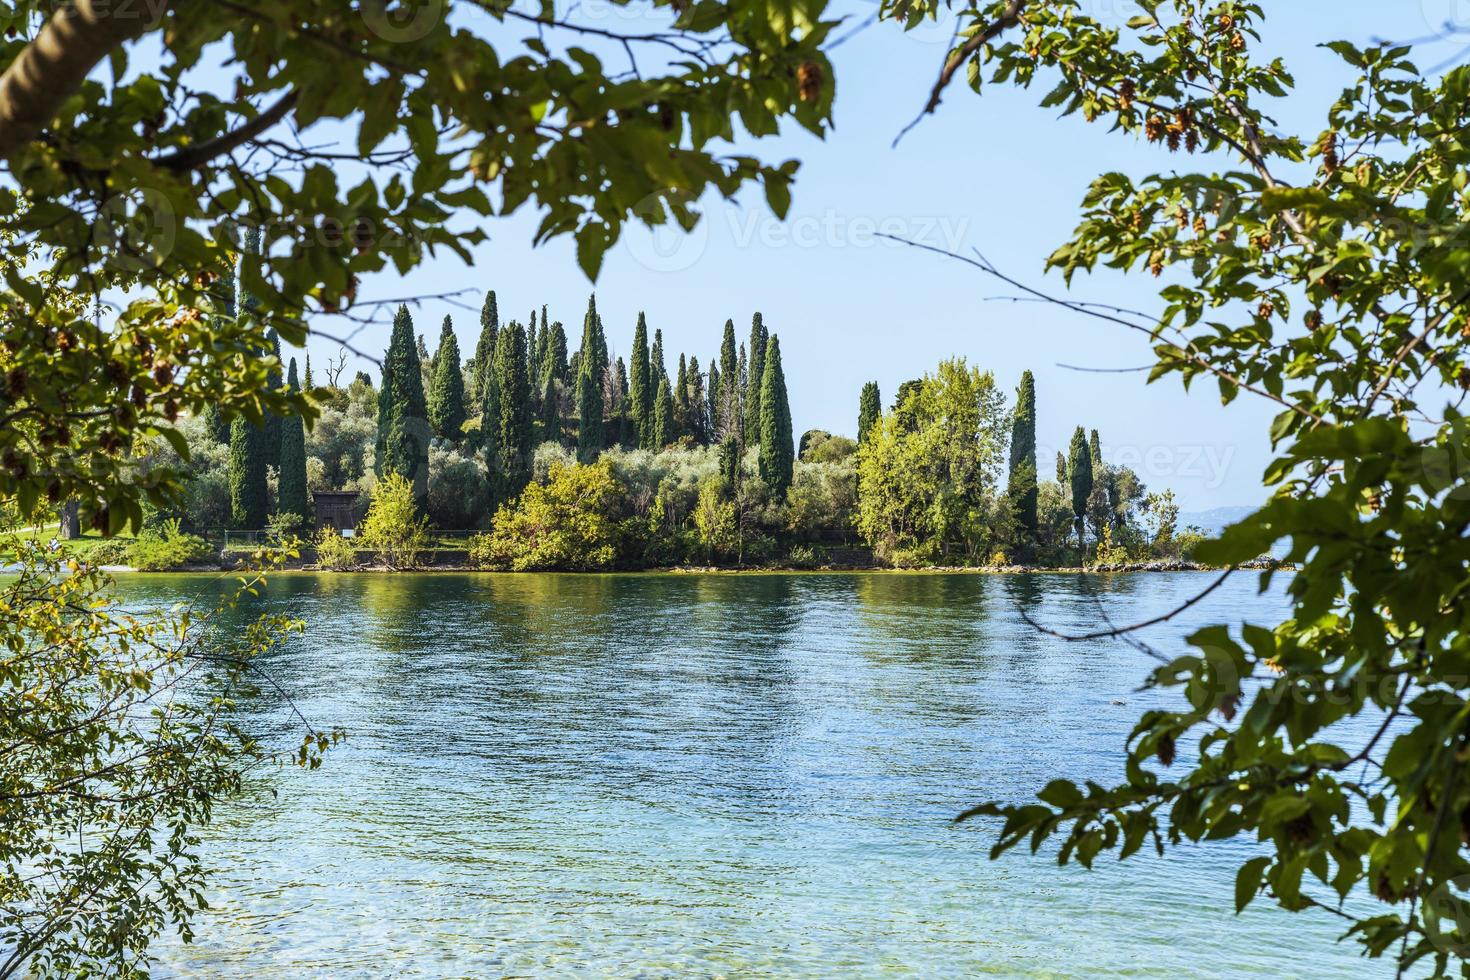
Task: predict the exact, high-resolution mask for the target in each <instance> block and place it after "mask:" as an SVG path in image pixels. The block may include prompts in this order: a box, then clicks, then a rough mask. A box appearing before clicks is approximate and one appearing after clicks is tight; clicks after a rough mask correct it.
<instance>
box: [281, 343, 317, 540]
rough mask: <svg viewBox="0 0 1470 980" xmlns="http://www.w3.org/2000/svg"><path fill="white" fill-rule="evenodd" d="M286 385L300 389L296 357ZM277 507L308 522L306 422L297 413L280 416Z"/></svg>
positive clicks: (284, 512)
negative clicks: (281, 417)
mask: <svg viewBox="0 0 1470 980" xmlns="http://www.w3.org/2000/svg"><path fill="white" fill-rule="evenodd" d="M286 385H287V387H289V388H290V389H291V393H292V394H293V395H294V394H296V393H297V392H299V391H300V390H301V385H300V384H299V383H298V382H297V379H296V358H294V357H293V358H291V367H290V369H289V370H288V371H287V373H286ZM276 511H277V513H281V514H295V515H296V516H297V517H299V518H301V520H302V522H303V523H305V524H310V523H311V501H310V500H309V499H308V498H307V495H306V425H305V422H304V421H303V420H302V418H301V416H300V415H289V416H287V417H286V418H284V419H282V420H281V475H280V479H279V482H278V483H277V494H276Z"/></svg>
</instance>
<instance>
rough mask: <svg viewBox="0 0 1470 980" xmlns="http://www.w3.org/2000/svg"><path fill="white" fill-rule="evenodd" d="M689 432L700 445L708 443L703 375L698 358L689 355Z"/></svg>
mask: <svg viewBox="0 0 1470 980" xmlns="http://www.w3.org/2000/svg"><path fill="white" fill-rule="evenodd" d="M688 384H689V434H690V435H691V436H693V437H694V441H695V442H697V443H699V444H700V445H701V446H708V445H709V401H708V399H707V398H706V396H705V393H704V375H703V374H701V373H700V371H699V358H697V357H694V356H693V355H690V357H689V380H688Z"/></svg>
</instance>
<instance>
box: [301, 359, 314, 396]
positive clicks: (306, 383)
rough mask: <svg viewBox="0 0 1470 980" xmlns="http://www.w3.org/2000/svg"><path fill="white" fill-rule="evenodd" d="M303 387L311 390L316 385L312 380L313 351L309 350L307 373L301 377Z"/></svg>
mask: <svg viewBox="0 0 1470 980" xmlns="http://www.w3.org/2000/svg"><path fill="white" fill-rule="evenodd" d="M301 387H302V388H303V389H305V390H306V391H311V390H312V389H313V388H315V387H316V383H315V382H314V381H312V380H311V352H310V351H307V354H306V374H305V376H303V377H302V379H301Z"/></svg>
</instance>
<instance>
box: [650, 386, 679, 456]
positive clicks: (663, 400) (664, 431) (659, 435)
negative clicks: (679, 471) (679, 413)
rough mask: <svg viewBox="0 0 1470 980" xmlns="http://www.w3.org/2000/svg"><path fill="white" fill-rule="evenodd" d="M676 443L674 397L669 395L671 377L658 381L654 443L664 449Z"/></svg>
mask: <svg viewBox="0 0 1470 980" xmlns="http://www.w3.org/2000/svg"><path fill="white" fill-rule="evenodd" d="M673 441H674V397H673V395H671V394H670V393H669V376H668V375H667V374H665V375H664V376H663V377H661V378H659V379H658V394H656V395H655V396H654V398H653V443H654V448H655V449H663V448H664V447H665V446H667V445H668V444H669V443H671V442H673Z"/></svg>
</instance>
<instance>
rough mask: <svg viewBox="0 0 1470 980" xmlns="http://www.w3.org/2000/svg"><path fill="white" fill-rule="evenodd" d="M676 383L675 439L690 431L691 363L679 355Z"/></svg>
mask: <svg viewBox="0 0 1470 980" xmlns="http://www.w3.org/2000/svg"><path fill="white" fill-rule="evenodd" d="M675 378H676V380H675V381H674V434H675V438H678V437H679V436H682V435H685V434H686V433H687V432H688V431H689V363H688V360H687V359H686V358H685V357H684V355H683V354H680V355H679V373H678V374H677V375H676V376H675Z"/></svg>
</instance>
